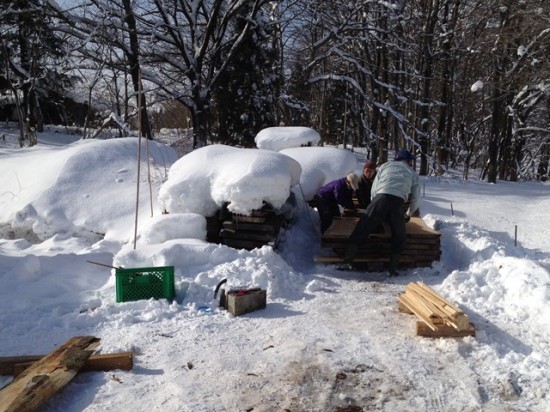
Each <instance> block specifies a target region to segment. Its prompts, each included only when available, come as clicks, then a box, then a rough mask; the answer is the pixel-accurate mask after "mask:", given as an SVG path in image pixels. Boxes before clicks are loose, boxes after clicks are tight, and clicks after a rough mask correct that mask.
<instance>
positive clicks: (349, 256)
mask: <svg viewBox="0 0 550 412" xmlns="http://www.w3.org/2000/svg"><path fill="white" fill-rule="evenodd" d="M358 251H359V245H358V244H356V243H349V244H348V246H347V247H346V254H345V255H344V260H342V263H341V264H340V265H339V266H338V270H351V269H352V266H351V264H352V263H353V259H355V256H356V255H357V252H358Z"/></svg>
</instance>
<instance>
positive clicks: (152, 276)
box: [116, 266, 176, 302]
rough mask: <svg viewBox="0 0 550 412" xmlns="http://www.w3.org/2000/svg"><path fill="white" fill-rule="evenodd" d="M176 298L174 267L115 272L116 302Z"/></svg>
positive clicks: (118, 270)
mask: <svg viewBox="0 0 550 412" xmlns="http://www.w3.org/2000/svg"><path fill="white" fill-rule="evenodd" d="M175 296H176V291H175V287H174V267H173V266H159V267H152V268H133V269H117V270H116V301H117V302H129V301H132V300H141V299H150V298H155V299H162V298H164V299H168V300H169V301H172V300H173V299H174V297H175Z"/></svg>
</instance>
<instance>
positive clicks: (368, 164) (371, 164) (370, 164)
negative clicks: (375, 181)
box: [363, 160, 376, 170]
mask: <svg viewBox="0 0 550 412" xmlns="http://www.w3.org/2000/svg"><path fill="white" fill-rule="evenodd" d="M365 169H370V170H376V163H374V162H373V161H372V160H367V161H366V162H365V164H364V165H363V170H365Z"/></svg>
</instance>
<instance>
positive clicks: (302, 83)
mask: <svg viewBox="0 0 550 412" xmlns="http://www.w3.org/2000/svg"><path fill="white" fill-rule="evenodd" d="M0 56H1V57H2V58H1V59H0V115H1V116H3V117H4V118H5V119H6V120H14V119H24V121H22V122H19V126H20V144H21V146H24V145H33V144H36V132H40V131H41V130H42V128H43V126H44V123H54V124H65V125H67V126H69V125H76V126H79V128H80V129H81V133H82V134H83V137H84V138H91V137H94V136H95V135H97V132H98V130H101V129H102V128H103V127H107V126H108V125H109V124H111V123H112V124H115V125H117V126H118V127H119V128H121V130H122V131H121V133H123V132H126V130H130V129H133V130H139V133H141V134H142V135H143V136H145V137H147V138H150V139H154V133H155V131H156V130H160V128H164V127H170V128H182V129H186V128H189V129H192V134H193V147H200V146H204V145H206V144H209V143H223V144H230V145H235V146H242V147H253V146H254V137H255V135H256V134H257V132H258V131H260V130H261V129H263V128H265V127H270V126H278V125H287V126H309V127H312V128H314V129H315V130H317V131H318V132H319V133H320V135H321V137H322V140H323V142H324V143H327V144H341V145H344V147H348V148H353V147H357V146H361V147H366V148H368V150H369V154H370V157H371V158H372V159H374V160H376V161H379V162H384V161H386V160H387V159H388V153H389V152H391V151H392V150H396V149H398V148H408V149H411V150H413V151H414V152H415V153H416V154H417V156H418V159H419V162H418V163H419V164H418V165H417V169H418V171H419V173H420V174H422V175H428V174H443V173H445V171H446V170H447V168H450V167H453V168H454V167H458V166H460V167H461V168H462V169H463V170H464V178H468V173H469V170H470V169H472V168H475V169H480V170H482V177H483V178H484V179H487V181H489V182H493V183H496V181H497V180H498V179H501V180H511V181H517V180H526V179H537V180H543V181H545V180H547V178H548V176H549V171H548V166H549V165H548V163H549V158H550V4H549V2H548V1H547V0H483V1H482V0H411V1H405V0H396V1H379V0H372V1H369V0H366V1H365V0H363V1H355V0H351V1H349V0H346V1H343V0H330V1H328V0H290V1H267V0H193V1H186V0H162V1H161V0H72V1H68V0H7V1H3V2H2V4H1V5H0ZM0 120H3V119H1V118H0Z"/></svg>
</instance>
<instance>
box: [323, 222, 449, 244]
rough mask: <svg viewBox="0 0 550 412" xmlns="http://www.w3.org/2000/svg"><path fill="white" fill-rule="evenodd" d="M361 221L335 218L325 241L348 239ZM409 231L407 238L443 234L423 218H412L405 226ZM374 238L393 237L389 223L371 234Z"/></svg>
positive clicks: (324, 237)
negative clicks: (378, 231)
mask: <svg viewBox="0 0 550 412" xmlns="http://www.w3.org/2000/svg"><path fill="white" fill-rule="evenodd" d="M358 221H359V218H356V217H343V218H335V219H334V220H333V222H332V224H331V225H330V226H329V228H328V229H327V230H326V231H325V233H323V240H330V239H337V240H342V239H347V238H348V237H349V235H350V234H351V232H352V231H353V229H354V228H355V225H356V224H357V222H358ZM405 227H406V230H407V237H411V238H422V237H427V238H433V237H439V236H441V234H440V233H439V232H437V231H435V230H433V229H432V228H430V227H429V226H428V225H427V224H426V222H424V220H423V219H422V218H421V217H411V220H409V221H408V222H407V224H406V225H405ZM371 236H372V237H383V238H384V237H385V238H390V237H391V231H390V229H389V225H388V224H387V223H384V224H383V231H381V232H380V233H373V234H371Z"/></svg>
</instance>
